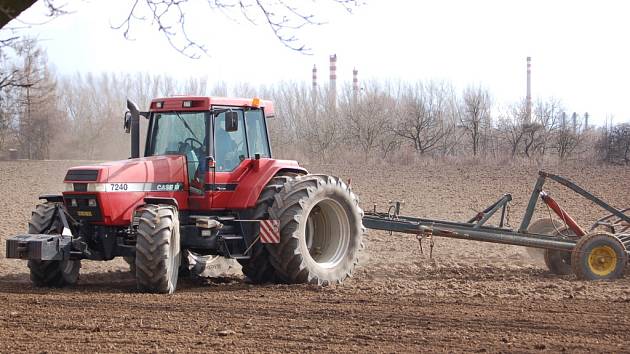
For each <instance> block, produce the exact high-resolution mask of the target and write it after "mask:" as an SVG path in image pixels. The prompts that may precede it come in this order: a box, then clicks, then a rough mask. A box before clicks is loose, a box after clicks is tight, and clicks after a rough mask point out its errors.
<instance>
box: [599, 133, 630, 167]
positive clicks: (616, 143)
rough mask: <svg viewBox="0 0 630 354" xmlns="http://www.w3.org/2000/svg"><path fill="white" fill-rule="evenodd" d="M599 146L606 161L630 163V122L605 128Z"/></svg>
mask: <svg viewBox="0 0 630 354" xmlns="http://www.w3.org/2000/svg"><path fill="white" fill-rule="evenodd" d="M598 147H599V149H600V150H601V151H602V156H603V159H604V161H607V162H610V163H621V164H625V165H630V123H620V124H617V125H614V126H610V127H607V128H604V134H603V135H602V138H601V141H600V142H599V146H598Z"/></svg>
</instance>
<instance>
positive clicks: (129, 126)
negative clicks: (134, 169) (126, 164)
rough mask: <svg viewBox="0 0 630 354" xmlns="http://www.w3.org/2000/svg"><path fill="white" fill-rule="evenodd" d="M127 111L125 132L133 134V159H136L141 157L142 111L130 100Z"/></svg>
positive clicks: (128, 100)
mask: <svg viewBox="0 0 630 354" xmlns="http://www.w3.org/2000/svg"><path fill="white" fill-rule="evenodd" d="M127 109H128V110H129V112H128V113H129V114H128V115H125V130H126V131H127V132H128V133H129V132H130V133H131V158H132V159H136V158H138V157H140V110H139V109H138V106H137V105H136V104H135V103H134V102H132V101H131V100H130V99H127Z"/></svg>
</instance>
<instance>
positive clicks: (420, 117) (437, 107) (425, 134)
mask: <svg viewBox="0 0 630 354" xmlns="http://www.w3.org/2000/svg"><path fill="white" fill-rule="evenodd" d="M451 107H452V88H451V86H450V85H447V84H446V83H444V82H430V83H428V84H422V83H418V84H417V85H415V86H412V87H408V88H406V89H405V90H404V91H403V93H402V95H401V98H400V107H399V112H400V113H399V119H398V121H397V123H396V126H395V127H394V131H395V132H396V134H397V135H398V136H400V137H402V138H404V139H407V140H408V141H410V142H411V143H412V145H413V147H414V149H415V150H416V151H417V152H419V153H420V154H425V153H427V152H430V151H432V150H434V149H437V148H438V147H440V142H441V141H442V139H444V137H446V136H447V135H449V134H451V133H452V132H453V129H454V127H453V125H452V124H450V122H449V119H448V116H449V115H450V114H452V110H451Z"/></svg>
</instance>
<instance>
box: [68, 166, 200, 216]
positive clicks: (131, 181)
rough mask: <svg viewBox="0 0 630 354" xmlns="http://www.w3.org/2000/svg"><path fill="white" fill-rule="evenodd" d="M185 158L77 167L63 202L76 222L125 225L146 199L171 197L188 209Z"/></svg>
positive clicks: (70, 179) (69, 179)
mask: <svg viewBox="0 0 630 354" xmlns="http://www.w3.org/2000/svg"><path fill="white" fill-rule="evenodd" d="M185 162H186V158H185V157H184V156H178V155H170V156H151V157H145V158H138V159H129V160H122V161H113V162H105V163H101V164H98V165H91V166H78V167H73V168H71V169H69V170H68V173H67V174H66V178H65V180H64V182H65V185H66V190H65V192H63V199H64V203H65V205H66V208H67V210H68V212H69V213H70V215H71V216H72V217H73V218H74V219H76V220H85V221H89V222H92V223H97V224H104V225H111V226H114V225H115V226H119V225H120V226H122V225H129V223H130V222H131V219H132V217H133V213H134V211H135V210H136V208H138V207H139V206H141V205H142V204H144V203H145V198H147V197H150V198H168V199H169V200H175V201H176V203H177V205H178V206H179V207H181V208H186V207H187V205H186V203H187V195H188V192H187V191H186V190H187V189H188V182H187V179H186V163H185Z"/></svg>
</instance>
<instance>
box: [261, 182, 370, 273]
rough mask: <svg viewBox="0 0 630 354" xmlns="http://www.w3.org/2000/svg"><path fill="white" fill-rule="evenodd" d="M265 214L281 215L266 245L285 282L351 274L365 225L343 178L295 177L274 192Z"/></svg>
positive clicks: (353, 196)
mask: <svg viewBox="0 0 630 354" xmlns="http://www.w3.org/2000/svg"><path fill="white" fill-rule="evenodd" d="M269 214H270V218H271V219H274V220H280V243H279V244H267V245H266V246H267V249H269V252H270V255H271V256H272V257H273V259H274V265H275V266H276V267H279V268H280V269H279V271H280V272H281V273H282V274H285V275H286V277H287V280H288V281H289V282H291V283H310V284H318V285H328V284H331V283H341V282H343V281H344V280H345V279H346V278H347V277H349V276H351V275H352V271H353V270H354V268H355V266H356V264H357V263H358V260H359V253H360V251H361V250H362V249H363V235H364V233H365V228H364V227H363V223H362V220H363V211H362V210H361V208H360V207H359V200H358V198H357V197H356V195H355V194H354V193H353V192H352V191H351V190H350V188H349V187H348V186H347V185H346V184H345V183H344V182H343V181H341V180H340V179H338V178H336V177H331V176H326V175H306V176H299V177H296V178H295V179H293V180H291V181H289V182H288V183H287V184H285V186H284V188H283V189H282V191H281V192H280V193H279V194H278V195H276V197H275V201H274V203H273V206H272V208H271V210H270V211H269Z"/></svg>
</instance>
